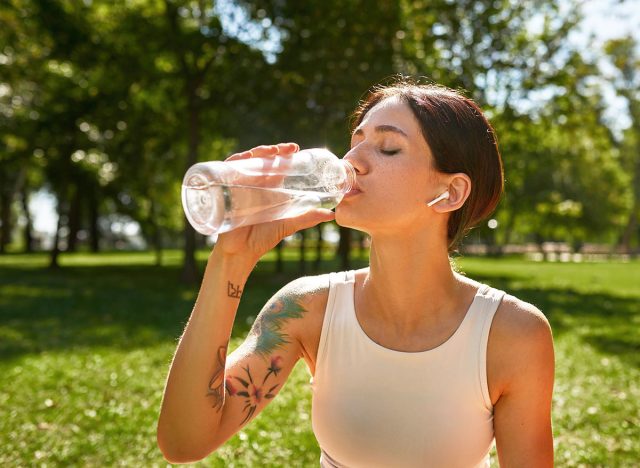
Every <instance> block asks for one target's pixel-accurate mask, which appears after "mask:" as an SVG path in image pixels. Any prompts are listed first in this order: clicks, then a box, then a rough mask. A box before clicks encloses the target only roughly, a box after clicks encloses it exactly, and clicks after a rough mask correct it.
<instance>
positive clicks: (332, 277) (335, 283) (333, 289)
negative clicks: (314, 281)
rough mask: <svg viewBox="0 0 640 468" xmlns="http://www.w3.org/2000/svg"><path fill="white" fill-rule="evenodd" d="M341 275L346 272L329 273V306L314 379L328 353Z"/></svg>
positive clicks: (325, 313) (326, 308) (324, 321)
mask: <svg viewBox="0 0 640 468" xmlns="http://www.w3.org/2000/svg"><path fill="white" fill-rule="evenodd" d="M340 275H344V273H329V295H328V297H327V307H325V310H324V318H323V319H322V330H320V341H319V343H318V354H317V355H316V369H315V375H314V376H313V378H314V380H315V378H316V377H317V375H318V371H319V370H320V369H321V368H322V365H323V364H324V356H325V354H326V351H325V350H326V347H327V335H328V334H329V329H330V328H331V321H332V320H333V313H334V309H335V303H336V296H337V294H338V287H339V285H340V283H341V282H343V281H342V280H341V279H340Z"/></svg>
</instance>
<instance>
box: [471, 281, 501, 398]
mask: <svg viewBox="0 0 640 468" xmlns="http://www.w3.org/2000/svg"><path fill="white" fill-rule="evenodd" d="M504 295H505V292H504V291H501V290H499V289H495V288H492V287H490V286H488V285H486V284H483V285H481V286H480V288H479V289H478V292H477V299H478V307H477V308H475V309H474V314H475V317H474V320H473V322H474V326H473V328H474V335H475V336H474V338H475V345H474V347H476V346H477V347H476V348H475V349H476V350H477V357H478V364H477V368H478V377H479V380H480V389H481V392H482V400H483V402H484V404H485V407H486V408H487V409H493V404H492V403H491V396H490V395H489V384H488V381H487V345H488V343H489V332H490V331H491V324H492V323H493V318H494V317H495V314H496V312H497V310H498V307H499V306H500V303H501V302H502V299H503V297H504Z"/></svg>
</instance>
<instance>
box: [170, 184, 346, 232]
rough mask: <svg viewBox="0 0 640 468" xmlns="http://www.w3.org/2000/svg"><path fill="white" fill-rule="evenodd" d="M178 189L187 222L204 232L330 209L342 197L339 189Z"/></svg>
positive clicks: (214, 187)
mask: <svg viewBox="0 0 640 468" xmlns="http://www.w3.org/2000/svg"><path fill="white" fill-rule="evenodd" d="M182 190H183V200H184V204H185V207H187V208H188V209H186V210H185V211H186V213H187V217H188V218H189V221H190V222H191V224H192V225H193V226H194V227H195V228H196V230H197V231H198V232H200V233H202V234H205V235H211V234H216V233H223V232H227V231H230V230H232V229H235V228H237V227H240V226H248V225H251V224H258V223H263V222H268V221H274V220H277V219H283V218H290V217H293V216H297V215H300V214H303V213H305V212H306V211H309V210H310V209H313V208H334V207H335V206H336V205H337V204H338V203H339V202H340V201H341V200H342V197H343V196H344V194H343V193H341V192H320V191H309V190H292V189H283V188H260V187H246V186H229V185H223V184H207V185H206V186H183V187H182Z"/></svg>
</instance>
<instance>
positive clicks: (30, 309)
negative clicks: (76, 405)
mask: <svg viewBox="0 0 640 468" xmlns="http://www.w3.org/2000/svg"><path fill="white" fill-rule="evenodd" d="M362 265H364V263H362V262H359V263H358V264H357V265H354V267H360V266H362ZM323 267H324V268H323V271H328V270H331V269H336V268H337V266H336V265H335V264H329V263H325V264H324V265H323ZM297 268H298V264H297V262H286V263H285V273H284V274H282V275H275V274H274V273H273V271H274V265H273V264H272V263H271V262H261V263H260V264H259V265H258V267H257V268H256V270H255V271H254V272H253V273H252V275H251V277H250V278H249V282H248V284H247V286H246V287H245V294H244V295H243V299H242V301H241V303H240V308H239V311H238V315H237V317H236V321H235V325H234V330H233V335H234V336H236V337H243V336H245V335H246V333H247V332H248V330H249V328H250V326H251V323H253V319H254V318H255V316H256V315H257V313H258V312H259V311H260V309H261V308H262V306H263V305H264V303H265V302H266V301H267V300H268V299H269V297H271V295H272V294H273V293H275V292H276V291H277V290H278V289H279V288H280V287H281V286H282V285H284V284H285V283H286V282H287V281H289V280H291V279H293V278H294V277H296V276H298V275H297ZM178 276H179V270H178V268H177V267H162V268H158V267H154V266H99V267H85V266H83V267H65V268H63V269H61V270H60V271H58V272H55V273H52V272H50V271H48V270H38V269H33V268H24V269H23V268H19V267H6V268H1V269H0V359H2V360H10V359H13V358H17V357H20V356H22V355H25V354H30V353H40V352H45V351H58V350H72V349H76V348H86V347H114V348H122V349H132V348H143V347H147V346H153V345H156V344H159V343H166V342H167V341H175V340H176V339H177V338H178V337H179V336H180V333H181V330H182V328H183V327H184V324H185V323H186V320H187V319H188V317H189V314H190V312H191V309H192V307H193V303H194V301H195V298H196V295H197V291H198V286H197V285H196V286H185V285H182V284H180V283H179V282H178V280H177V278H178ZM471 276H472V277H473V278H475V279H477V280H479V281H482V282H486V283H488V284H490V285H492V286H494V287H497V288H500V289H504V290H506V291H508V292H509V293H510V294H513V295H515V296H517V297H519V298H520V299H523V300H525V301H527V302H531V303H532V304H534V305H536V306H537V307H539V308H540V309H541V310H542V311H543V312H544V313H545V315H546V316H547V317H548V318H549V320H550V322H551V325H552V327H553V330H554V334H555V335H556V336H557V337H558V336H560V335H562V334H563V333H566V332H569V331H570V332H572V333H576V334H577V335H578V336H580V338H581V339H582V340H583V341H584V342H586V343H587V344H589V345H591V346H594V347H595V348H596V349H598V350H600V351H601V352H603V353H606V354H611V355H616V356H619V357H620V358H621V359H623V360H624V361H625V362H628V363H629V364H632V365H634V366H636V367H640V333H638V332H637V330H636V329H635V328H634V327H635V324H636V323H638V320H640V307H639V305H638V301H637V300H635V299H630V298H623V297H617V296H615V295H610V294H603V293H584V292H577V291H575V290H573V289H570V288H569V289H562V288H538V289H536V288H534V287H530V286H528V282H527V281H526V275H523V276H518V277H515V276H514V277H507V276H491V275H487V274H484V275H473V274H472V275H471Z"/></svg>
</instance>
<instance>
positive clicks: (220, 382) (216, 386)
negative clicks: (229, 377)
mask: <svg viewBox="0 0 640 468" xmlns="http://www.w3.org/2000/svg"><path fill="white" fill-rule="evenodd" d="M217 358H218V362H217V363H216V370H215V372H214V373H213V377H211V380H210V381H209V388H208V389H207V396H210V397H211V399H212V400H213V407H214V408H215V409H216V411H218V412H219V411H220V410H221V409H222V405H223V403H224V366H225V362H226V360H227V345H224V346H220V347H219V348H218V356H217Z"/></svg>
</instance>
